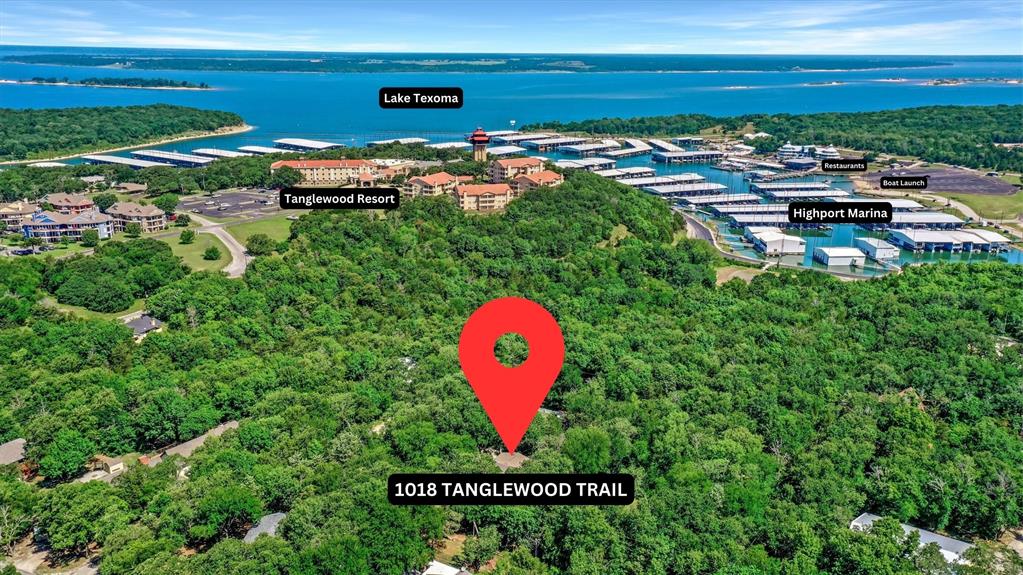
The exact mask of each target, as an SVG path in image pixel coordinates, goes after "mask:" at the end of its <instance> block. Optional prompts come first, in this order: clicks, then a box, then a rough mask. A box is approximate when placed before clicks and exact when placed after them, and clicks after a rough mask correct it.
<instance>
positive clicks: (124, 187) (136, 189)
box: [110, 182, 149, 194]
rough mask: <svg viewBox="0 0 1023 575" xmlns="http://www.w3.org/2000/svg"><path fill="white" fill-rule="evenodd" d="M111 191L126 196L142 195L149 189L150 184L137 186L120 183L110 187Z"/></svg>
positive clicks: (130, 183)
mask: <svg viewBox="0 0 1023 575" xmlns="http://www.w3.org/2000/svg"><path fill="white" fill-rule="evenodd" d="M110 189H111V191H114V192H122V193H125V194H141V193H143V192H145V191H146V190H148V189H149V184H136V183H133V182H118V183H116V184H114V185H113V186H110Z"/></svg>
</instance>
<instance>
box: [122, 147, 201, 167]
mask: <svg viewBox="0 0 1023 575" xmlns="http://www.w3.org/2000/svg"><path fill="white" fill-rule="evenodd" d="M131 155H132V157H134V158H140V159H143V160H149V161H151V162H162V163H164V164H171V165H174V166H180V167H182V168H201V167H203V166H206V165H208V164H210V163H212V162H215V161H216V158H207V157H205V156H193V155H192V154H179V153H177V152H165V151H163V150H135V151H133V152H131Z"/></svg>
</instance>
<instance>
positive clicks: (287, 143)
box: [274, 138, 345, 152]
mask: <svg viewBox="0 0 1023 575" xmlns="http://www.w3.org/2000/svg"><path fill="white" fill-rule="evenodd" d="M274 145H275V146H277V147H278V148H283V149H285V150H295V151H297V152H319V151H322V150H333V149H335V148H343V147H345V145H344V144H337V143H335V142H323V141H320V140H307V139H305V138H281V139H279V140H274Z"/></svg>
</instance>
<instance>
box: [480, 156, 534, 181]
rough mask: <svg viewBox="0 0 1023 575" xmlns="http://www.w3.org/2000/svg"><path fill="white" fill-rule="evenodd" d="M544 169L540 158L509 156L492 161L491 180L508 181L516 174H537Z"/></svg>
mask: <svg viewBox="0 0 1023 575" xmlns="http://www.w3.org/2000/svg"><path fill="white" fill-rule="evenodd" d="M542 171H543V160H541V159H540V158H508V159H504V160H494V161H493V162H490V181H491V182H493V183H495V184H496V183H498V182H506V181H508V180H513V179H515V177H516V176H521V175H527V176H528V175H530V174H536V173H539V172H542Z"/></svg>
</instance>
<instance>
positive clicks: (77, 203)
mask: <svg viewBox="0 0 1023 575" xmlns="http://www.w3.org/2000/svg"><path fill="white" fill-rule="evenodd" d="M43 203H46V204H50V205H51V206H53V211H55V212H57V213H59V214H65V215H74V214H80V213H82V212H88V211H92V210H95V209H96V204H94V203H93V201H92V200H90V199H89V198H87V197H85V196H83V195H81V194H64V193H54V194H47V195H46V196H44V197H43Z"/></svg>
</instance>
